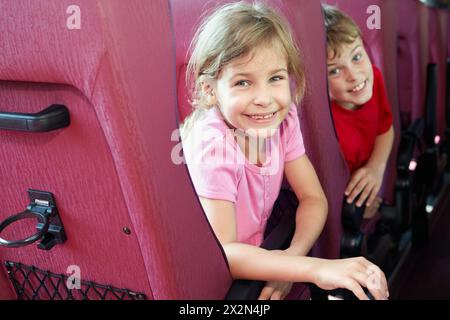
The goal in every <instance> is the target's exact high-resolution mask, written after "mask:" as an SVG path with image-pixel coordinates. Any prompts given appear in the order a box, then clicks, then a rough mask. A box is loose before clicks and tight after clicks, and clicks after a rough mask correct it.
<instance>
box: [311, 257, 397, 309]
mask: <svg viewBox="0 0 450 320" xmlns="http://www.w3.org/2000/svg"><path fill="white" fill-rule="evenodd" d="M313 272H314V273H315V274H314V278H313V282H314V283H315V284H316V285H317V286H319V287H320V288H322V289H324V290H334V289H337V288H345V289H348V290H350V291H352V292H353V293H354V294H355V296H357V297H358V299H360V300H368V299H369V298H368V297H367V295H366V294H365V292H364V290H363V287H366V288H367V289H369V292H370V293H371V294H372V295H373V297H374V298H375V299H377V300H382V299H387V298H388V297H389V292H388V286H387V280H386V277H385V275H384V273H383V271H381V269H380V268H378V267H377V266H376V265H374V264H373V263H371V262H370V261H368V260H366V259H365V258H363V257H357V258H349V259H339V260H320V262H319V265H318V266H317V267H316V268H314V270H313Z"/></svg>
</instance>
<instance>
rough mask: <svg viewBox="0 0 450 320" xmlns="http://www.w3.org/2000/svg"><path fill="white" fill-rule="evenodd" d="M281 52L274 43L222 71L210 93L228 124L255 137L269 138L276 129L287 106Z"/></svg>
mask: <svg viewBox="0 0 450 320" xmlns="http://www.w3.org/2000/svg"><path fill="white" fill-rule="evenodd" d="M282 52H283V50H281V48H279V46H278V45H277V44H276V43H275V44H273V45H262V46H260V47H258V48H256V49H255V50H253V52H252V53H251V54H249V55H247V56H245V57H240V58H237V59H235V60H233V61H232V62H230V63H229V64H227V65H225V66H224V67H223V68H222V70H221V72H220V74H219V78H218V79H217V80H216V81H215V83H214V85H213V90H214V92H215V100H216V101H215V102H216V104H217V106H218V108H219V109H220V111H221V113H222V115H223V117H224V119H225V120H226V122H227V123H228V125H230V126H231V127H234V128H238V129H241V130H242V131H244V132H245V133H247V134H248V135H250V136H255V137H256V136H259V137H268V136H271V135H273V133H274V132H275V129H278V127H279V126H280V124H281V122H282V121H283V120H284V119H285V118H286V115H287V114H288V111H289V107H290V105H291V91H290V86H289V84H290V83H289V74H288V70H287V69H288V67H287V61H286V57H285V56H284V54H283V53H282Z"/></svg>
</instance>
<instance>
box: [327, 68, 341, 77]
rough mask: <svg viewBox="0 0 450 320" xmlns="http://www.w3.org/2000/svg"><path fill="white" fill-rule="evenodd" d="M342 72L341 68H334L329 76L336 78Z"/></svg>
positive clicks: (329, 72)
mask: <svg viewBox="0 0 450 320" xmlns="http://www.w3.org/2000/svg"><path fill="white" fill-rule="evenodd" d="M340 72H341V69H339V68H334V69H330V70H329V71H328V74H329V75H330V76H336V75H338V74H339V73H340Z"/></svg>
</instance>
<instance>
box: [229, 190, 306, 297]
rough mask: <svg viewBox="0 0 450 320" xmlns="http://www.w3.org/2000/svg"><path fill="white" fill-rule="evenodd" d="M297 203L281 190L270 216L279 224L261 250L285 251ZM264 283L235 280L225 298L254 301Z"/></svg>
mask: <svg viewBox="0 0 450 320" xmlns="http://www.w3.org/2000/svg"><path fill="white" fill-rule="evenodd" d="M297 206H298V201H297V197H296V196H295V194H294V193H293V192H292V191H289V190H282V191H281V192H280V195H279V196H278V199H277V201H276V202H275V205H274V208H273V211H272V214H271V216H274V217H275V219H276V218H278V217H280V221H279V223H277V225H276V226H275V227H274V228H273V229H272V231H271V232H270V234H269V235H268V236H267V237H266V238H265V239H264V242H263V243H262V244H261V248H264V249H267V250H276V249H281V250H282V249H286V248H287V247H288V246H289V244H290V242H291V239H292V237H293V235H294V231H295V215H296V212H297ZM264 284H265V282H264V281H252V280H235V281H233V284H232V285H231V287H230V289H229V290H228V293H227V295H226V297H225V299H226V300H256V299H257V298H258V296H259V294H260V293H261V290H262V289H263V288H264Z"/></svg>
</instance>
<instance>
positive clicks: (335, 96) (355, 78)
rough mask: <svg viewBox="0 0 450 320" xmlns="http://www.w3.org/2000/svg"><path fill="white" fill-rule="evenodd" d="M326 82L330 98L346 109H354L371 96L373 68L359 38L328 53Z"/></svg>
mask: <svg viewBox="0 0 450 320" xmlns="http://www.w3.org/2000/svg"><path fill="white" fill-rule="evenodd" d="M328 83H329V91H330V92H329V94H330V98H331V100H333V101H335V102H336V103H338V104H339V105H340V106H342V107H344V108H346V109H350V110H354V109H356V108H357V107H359V106H361V105H363V104H365V103H366V102H367V101H369V100H370V98H372V90H373V69H372V64H371V62H370V59H369V56H368V55H367V52H366V51H365V49H364V46H363V44H362V41H361V38H359V37H358V38H357V39H356V40H355V41H354V42H353V43H351V44H343V45H342V47H341V50H340V52H339V54H336V55H334V56H333V57H330V55H329V57H328Z"/></svg>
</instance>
